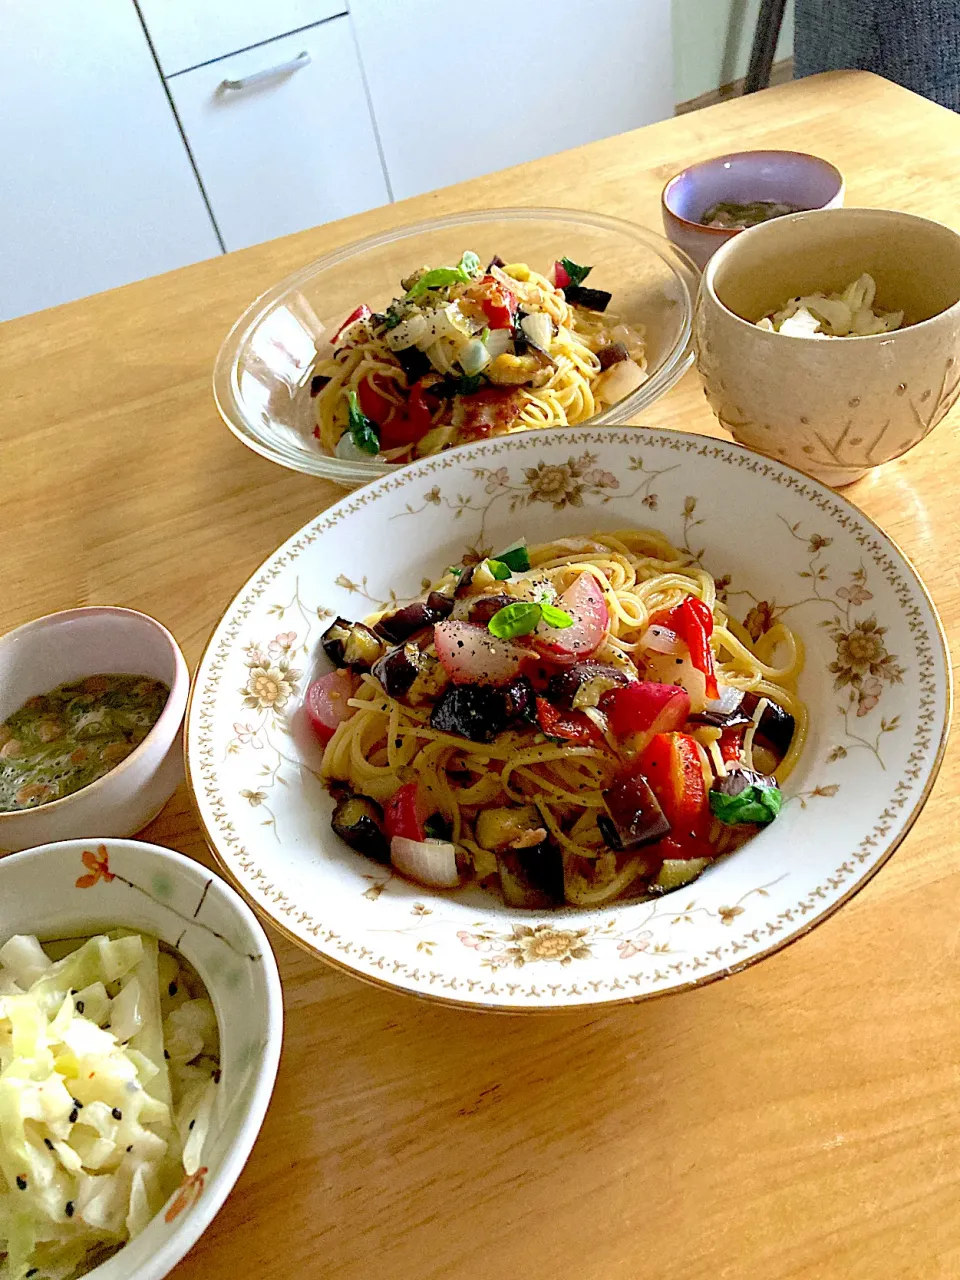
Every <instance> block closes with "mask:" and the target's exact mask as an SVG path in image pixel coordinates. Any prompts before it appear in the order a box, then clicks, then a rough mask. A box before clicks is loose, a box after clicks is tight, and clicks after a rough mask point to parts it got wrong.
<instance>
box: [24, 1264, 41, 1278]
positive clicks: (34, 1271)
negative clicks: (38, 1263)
mask: <svg viewBox="0 0 960 1280" xmlns="http://www.w3.org/2000/svg"><path fill="white" fill-rule="evenodd" d="M37 1271H38V1268H37V1267H31V1268H30V1270H29V1271H28V1272H27V1274H26V1280H30V1277H31V1276H35V1275H36V1274H37Z"/></svg>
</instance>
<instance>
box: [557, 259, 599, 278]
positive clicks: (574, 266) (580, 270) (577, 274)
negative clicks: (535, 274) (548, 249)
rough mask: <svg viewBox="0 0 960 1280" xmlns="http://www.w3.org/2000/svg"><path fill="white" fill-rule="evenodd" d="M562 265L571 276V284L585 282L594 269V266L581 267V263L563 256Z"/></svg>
mask: <svg viewBox="0 0 960 1280" xmlns="http://www.w3.org/2000/svg"><path fill="white" fill-rule="evenodd" d="M560 265H561V267H563V269H564V271H565V272H566V273H567V275H568V276H569V277H570V283H571V284H583V282H584V280H586V278H587V276H588V275H589V274H590V272H591V271H592V270H593V267H581V266H580V264H579V263H577V262H571V261H570V259H569V258H561V259H560Z"/></svg>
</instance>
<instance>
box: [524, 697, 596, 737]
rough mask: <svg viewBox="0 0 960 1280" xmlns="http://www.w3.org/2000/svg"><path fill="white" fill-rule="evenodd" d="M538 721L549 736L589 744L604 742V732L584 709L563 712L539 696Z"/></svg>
mask: <svg viewBox="0 0 960 1280" xmlns="http://www.w3.org/2000/svg"><path fill="white" fill-rule="evenodd" d="M537 721H538V722H539V725H540V728H541V730H542V731H543V732H544V733H545V734H546V735H547V737H548V738H563V739H564V740H565V741H567V742H575V743H581V744H587V743H591V742H603V734H602V733H601V732H600V730H599V729H598V728H597V726H596V725H595V724H594V723H593V721H592V720H591V719H590V717H589V716H585V715H584V714H583V712H582V711H567V712H565V713H561V712H560V711H558V710H557V708H556V707H555V706H554V705H553V703H552V702H548V701H547V699H546V698H537Z"/></svg>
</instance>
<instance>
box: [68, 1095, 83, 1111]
mask: <svg viewBox="0 0 960 1280" xmlns="http://www.w3.org/2000/svg"><path fill="white" fill-rule="evenodd" d="M70 1101H71V1102H72V1103H73V1105H74V1106H75V1107H76V1108H77V1110H78V1111H82V1110H83V1103H82V1102H81V1101H80V1099H79V1098H71V1099H70Z"/></svg>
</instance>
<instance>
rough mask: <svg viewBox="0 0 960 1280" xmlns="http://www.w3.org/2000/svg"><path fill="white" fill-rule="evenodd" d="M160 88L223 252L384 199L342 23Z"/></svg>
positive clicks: (359, 79)
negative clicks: (169, 97) (166, 91)
mask: <svg viewBox="0 0 960 1280" xmlns="http://www.w3.org/2000/svg"><path fill="white" fill-rule="evenodd" d="M227 81H230V82H232V83H233V85H234V86H236V87H233V88H231V87H229V86H227V85H226V83H225V82H227ZM168 85H169V88H170V92H171V93H172V94H173V100H174V102H175V103H176V107H177V114H178V115H179V116H180V123H181V124H182V125H183V131H184V133H185V134H186V136H187V140H188V141H189V143H190V149H191V150H192V152H193V156H194V159H195V160H196V163H197V169H198V171H199V173H200V178H201V181H202V182H203V186H204V190H205V191H206V193H207V198H208V200H209V201H210V206H211V208H212V209H213V216H214V218H215V219H216V221H217V226H218V227H219V228H220V234H221V236H222V238H223V242H224V244H225V245H226V247H227V248H228V249H242V248H243V247H244V246H246V245H250V244H257V243H259V241H261V240H272V239H274V238H275V237H276V236H283V235H287V234H288V233H289V232H291V231H301V230H303V228H305V227H313V226H316V225H317V224H318V223H320V222H329V221H330V220H331V219H333V218H342V217H345V216H346V215H347V214H350V213H358V212H359V211H360V210H361V209H369V208H372V207H373V206H374V205H378V204H383V203H385V202H386V201H387V200H388V199H389V193H388V191H387V185H386V181H385V179H384V175H383V165H382V164H381V161H380V153H379V151H378V149H377V141H376V136H375V134H374V130H373V121H372V120H371V118H370V106H369V103H368V101H367V95H366V91H365V89H364V86H363V76H362V74H361V71H360V64H359V61H358V59H357V51H356V47H355V45H354V40H353V32H352V31H351V29H350V19H349V18H334V19H333V20H332V21H330V22H324V23H322V24H321V25H320V26H318V27H312V28H310V29H309V30H308V31H300V32H297V33H296V34H295V35H292V36H285V37H284V38H283V39H282V40H271V41H270V42H269V43H268V44H262V45H259V46H258V47H257V48H256V49H251V50H249V51H248V52H247V53H242V54H238V55H237V56H236V57H232V58H223V59H221V60H220V61H219V62H214V63H211V64H210V65H209V66H205V67H198V68H197V69H196V70H194V71H187V72H184V74H183V75H179V76H174V77H173V78H172V79H171V80H169V81H168Z"/></svg>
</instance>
